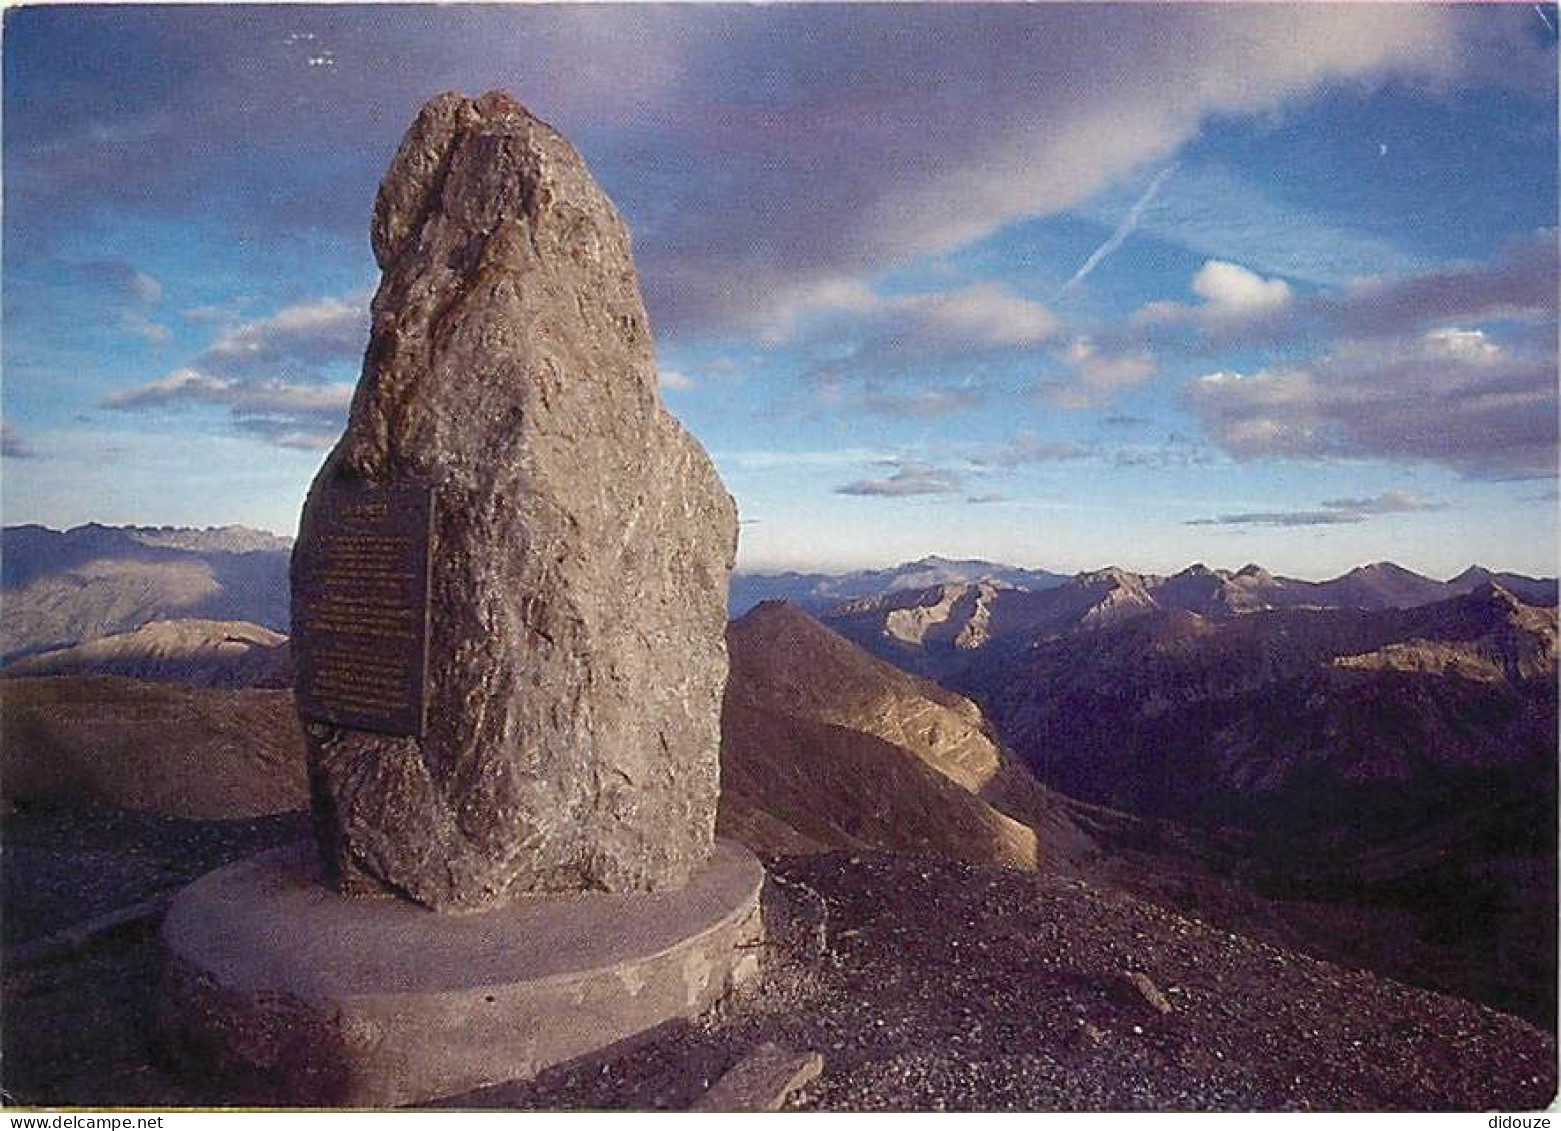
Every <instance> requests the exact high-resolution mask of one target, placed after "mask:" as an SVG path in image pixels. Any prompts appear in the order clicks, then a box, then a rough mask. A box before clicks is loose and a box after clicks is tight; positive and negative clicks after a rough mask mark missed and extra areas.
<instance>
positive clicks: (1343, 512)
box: [1186, 491, 1445, 527]
mask: <svg viewBox="0 0 1561 1131" xmlns="http://www.w3.org/2000/svg"><path fill="white" fill-rule="evenodd" d="M1444 507H1445V505H1444V504H1442V503H1431V502H1426V501H1424V500H1422V499H1420V498H1418V497H1416V496H1415V495H1413V494H1411V493H1410V492H1408V491H1384V492H1383V493H1382V494H1380V495H1373V496H1371V497H1370V498H1365V499H1329V500H1325V501H1324V502H1323V504H1322V506H1320V507H1318V508H1315V509H1312V510H1287V511H1246V512H1243V513H1239V514H1222V515H1216V516H1215V517H1213V518H1195V519H1190V520H1188V522H1187V523H1186V525H1188V526H1280V527H1305V526H1350V525H1354V524H1357V523H1362V522H1367V521H1369V520H1371V519H1373V518H1376V517H1378V516H1381V515H1386V514H1413V513H1415V512H1418V511H1439V510H1443V509H1444Z"/></svg>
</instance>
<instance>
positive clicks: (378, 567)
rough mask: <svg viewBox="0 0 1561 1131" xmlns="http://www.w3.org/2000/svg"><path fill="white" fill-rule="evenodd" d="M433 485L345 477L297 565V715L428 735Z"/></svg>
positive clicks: (318, 510)
mask: <svg viewBox="0 0 1561 1131" xmlns="http://www.w3.org/2000/svg"><path fill="white" fill-rule="evenodd" d="M432 521H433V492H432V490H431V489H430V488H429V487H427V486H404V485H403V486H396V487H389V488H379V487H370V486H366V485H359V484H337V485H333V486H331V487H330V488H329V489H327V490H326V491H324V492H322V493H321V494H320V496H319V497H318V499H317V500H316V504H315V513H314V514H313V515H312V516H311V524H310V525H311V526H312V527H313V529H314V532H315V533H314V537H313V538H311V539H309V540H308V541H307V542H301V543H300V546H299V549H298V551H297V560H295V561H294V563H293V601H294V604H295V606H296V608H295V609H294V613H293V623H294V628H295V632H294V636H293V663H294V668H295V673H296V678H295V680H294V685H295V688H296V694H297V698H298V710H299V713H300V714H301V715H302V716H303V717H304V718H306V719H318V720H321V721H323V722H330V723H335V724H337V725H339V726H347V727H356V728H358V729H360V730H374V731H380V732H383V733H385V734H405V735H416V736H421V735H422V733H423V724H424V711H425V704H424V686H425V682H426V675H427V663H428V555H429V543H430V541H431V528H432Z"/></svg>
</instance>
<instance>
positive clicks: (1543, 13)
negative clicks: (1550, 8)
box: [1534, 4, 1556, 31]
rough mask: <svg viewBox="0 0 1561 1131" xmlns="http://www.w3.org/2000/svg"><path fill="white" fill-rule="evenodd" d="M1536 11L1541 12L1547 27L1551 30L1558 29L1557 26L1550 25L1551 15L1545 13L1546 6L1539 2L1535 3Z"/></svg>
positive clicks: (1540, 16)
mask: <svg viewBox="0 0 1561 1131" xmlns="http://www.w3.org/2000/svg"><path fill="white" fill-rule="evenodd" d="M1534 11H1536V12H1538V13H1539V18H1540V19H1542V20H1544V21H1545V26H1546V27H1547V28H1550V30H1551V31H1555V30H1556V29H1555V28H1553V27H1551V26H1550V17H1549V16H1547V15H1545V9H1544V8H1542V7H1540V6H1539V5H1538V4H1535V5H1534Z"/></svg>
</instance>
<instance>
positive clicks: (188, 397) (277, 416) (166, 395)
mask: <svg viewBox="0 0 1561 1131" xmlns="http://www.w3.org/2000/svg"><path fill="white" fill-rule="evenodd" d="M352 395H353V386H352V385H349V384H333V385H295V384H289V383H287V382H285V381H277V380H265V381H240V380H234V379H232V378H229V377H219V376H217V375H215V374H211V373H206V372H203V371H201V370H199V369H195V368H190V367H186V368H183V369H176V370H174V371H173V372H172V373H169V374H167V375H166V376H164V377H160V378H158V379H157V380H155V381H148V382H146V383H145V384H143V385H137V386H135V387H133V388H130V389H126V390H124V391H122V392H119V393H115V394H113V395H111V396H108V397H105V398H103V400H102V401H101V402H99V403H100V404H101V405H102V407H104V408H109V409H115V410H118V411H121V412H135V411H145V410H148V409H159V408H168V409H181V408H188V407H191V406H195V405H206V406H217V407H224V408H226V409H228V419H229V423H230V425H231V426H232V427H233V428H235V429H236V430H238V431H240V432H243V433H245V434H248V435H252V436H256V437H258V438H260V439H263V440H265V441H266V442H268V443H271V444H274V445H277V446H279V447H286V448H304V449H308V450H317V449H322V448H326V447H329V446H330V444H331V442H332V441H334V439H335V438H336V436H337V435H338V434H340V432H341V428H342V424H343V422H344V420H345V417H346V414H347V409H348V407H349V406H350V405H351V404H352Z"/></svg>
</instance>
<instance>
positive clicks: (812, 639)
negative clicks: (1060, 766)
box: [722, 603, 1094, 870]
mask: <svg viewBox="0 0 1561 1131" xmlns="http://www.w3.org/2000/svg"><path fill="white" fill-rule="evenodd" d="M727 647H728V652H729V655H730V659H731V675H730V678H729V680H728V684H727V693H726V726H725V733H724V736H723V750H722V772H723V813H724V819H725V821H726V825H727V827H728V828H730V829H734V830H735V829H738V828H746V829H754V830H760V829H770V830H772V831H776V830H777V826H785V827H786V828H787V829H790V830H792V831H793V832H794V833H795V834H797V835H798V836H800V837H801V838H802V839H803V841H806V842H810V843H814V844H822V845H830V846H843V845H852V844H860V843H873V844H877V845H879V846H881V847H886V848H897V849H901V850H915V851H937V852H940V853H941V854H944V855H949V856H954V857H956V858H960V859H966V860H971V861H977V862H980V861H986V862H991V863H1001V864H1005V865H1008V866H1021V867H1035V866H1039V867H1042V868H1047V869H1052V870H1059V869H1061V870H1065V869H1068V868H1071V867H1073V866H1075V865H1076V864H1077V862H1078V861H1080V860H1082V859H1084V858H1086V857H1088V856H1089V855H1091V854H1092V853H1093V851H1094V846H1093V845H1092V844H1091V843H1090V841H1089V839H1088V837H1086V836H1085V835H1084V834H1083V833H1082V832H1081V831H1080V830H1079V829H1078V827H1077V826H1076V825H1074V824H1073V822H1072V821H1071V819H1070V818H1068V816H1067V815H1066V813H1065V811H1064V808H1063V806H1062V805H1061V803H1060V801H1059V800H1058V799H1056V798H1055V797H1053V796H1052V795H1051V794H1050V793H1049V791H1047V790H1045V789H1044V788H1043V787H1041V786H1040V785H1039V783H1037V782H1035V780H1034V778H1033V776H1032V775H1031V774H1030V773H1029V772H1028V771H1027V770H1026V769H1025V768H1024V767H1023V766H1021V765H1020V764H1019V763H1018V762H1016V761H1015V760H1014V758H1013V756H1012V755H1011V754H1010V753H1009V752H1008V751H1006V750H1004V749H1003V748H1002V747H1001V746H1000V745H999V744H998V743H997V742H995V741H994V739H993V738H992V735H991V733H990V730H989V729H988V728H987V726H986V723H985V720H984V719H983V718H982V717H981V713H980V711H979V710H978V709H977V708H976V707H975V705H974V704H972V703H971V702H970V701H969V700H967V699H965V698H964V697H962V696H960V695H956V694H954V693H952V692H950V691H947V690H945V689H943V688H941V687H939V686H937V685H936V684H933V683H929V682H927V681H925V680H921V679H916V678H915V677H912V676H909V675H906V674H905V673H904V672H901V671H899V670H898V669H896V668H894V667H892V666H891V665H889V664H885V663H883V662H881V661H878V660H875V659H873V658H872V657H871V656H868V655H867V654H866V653H864V652H863V651H862V650H861V649H859V648H857V647H856V646H855V645H853V644H851V643H850V642H849V641H848V640H846V639H844V638H843V637H841V636H839V635H838V634H836V633H834V632H831V631H829V630H828V629H826V628H825V627H823V626H822V625H820V624H819V623H818V622H817V621H815V620H814V619H813V618H812V617H809V616H808V615H807V614H806V613H803V612H802V611H800V610H798V609H796V608H794V607H792V606H790V605H785V604H780V603H766V604H763V605H760V606H758V607H757V608H755V609H754V610H753V611H752V612H750V613H749V614H748V615H747V616H746V617H743V618H742V619H741V620H739V621H735V622H733V624H732V625H731V626H730V627H729V629H728V632H727ZM755 812H758V813H762V814H763V816H762V817H761V816H755V815H753V814H754V813H755ZM864 822H865V823H864ZM784 841H785V835H784V834H782V835H780V836H777V837H776V838H775V839H774V841H773V846H774V850H777V851H782V850H785V848H784ZM796 843H799V844H800V843H802V842H801V841H798V842H796Z"/></svg>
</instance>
